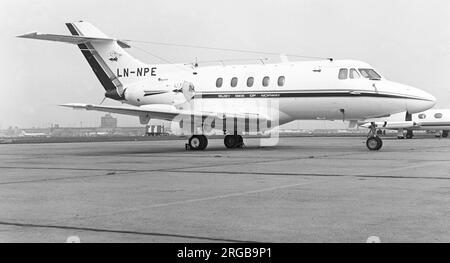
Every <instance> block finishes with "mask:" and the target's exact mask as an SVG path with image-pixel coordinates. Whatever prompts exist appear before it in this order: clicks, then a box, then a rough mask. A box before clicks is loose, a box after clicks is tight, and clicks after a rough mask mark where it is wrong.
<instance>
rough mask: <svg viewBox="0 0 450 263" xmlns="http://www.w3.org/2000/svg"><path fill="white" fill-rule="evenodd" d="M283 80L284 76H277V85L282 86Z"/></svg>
mask: <svg viewBox="0 0 450 263" xmlns="http://www.w3.org/2000/svg"><path fill="white" fill-rule="evenodd" d="M284 81H285V78H284V76H280V77H278V86H279V87H283V86H284Z"/></svg>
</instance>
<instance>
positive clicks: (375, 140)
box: [366, 122, 383, 151]
mask: <svg viewBox="0 0 450 263" xmlns="http://www.w3.org/2000/svg"><path fill="white" fill-rule="evenodd" d="M366 146H367V148H368V149H369V150H371V151H378V150H380V149H381V147H383V141H382V140H381V138H380V137H379V136H378V134H377V129H376V126H375V123H374V122H372V123H371V124H370V131H369V134H368V137H367V141H366Z"/></svg>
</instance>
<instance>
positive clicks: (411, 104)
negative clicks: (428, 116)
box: [407, 87, 436, 113]
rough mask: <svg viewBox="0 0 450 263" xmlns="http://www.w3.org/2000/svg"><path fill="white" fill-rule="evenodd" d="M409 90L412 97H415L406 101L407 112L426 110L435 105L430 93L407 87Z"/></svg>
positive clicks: (434, 99)
mask: <svg viewBox="0 0 450 263" xmlns="http://www.w3.org/2000/svg"><path fill="white" fill-rule="evenodd" d="M409 91H410V94H411V95H412V97H415V98H416V99H413V100H409V101H408V103H407V110H408V112H409V113H418V112H422V111H426V110H428V109H430V108H432V107H433V106H434V105H436V98H435V97H434V96H433V95H431V94H430V93H428V92H426V91H423V90H420V89H418V88H413V87H409Z"/></svg>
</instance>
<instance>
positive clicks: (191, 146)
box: [186, 135, 208, 151]
mask: <svg viewBox="0 0 450 263" xmlns="http://www.w3.org/2000/svg"><path fill="white" fill-rule="evenodd" d="M206 146H208V138H206V136H205V135H193V136H192V137H191V138H189V142H188V143H187V144H186V150H193V151H202V150H204V149H206Z"/></svg>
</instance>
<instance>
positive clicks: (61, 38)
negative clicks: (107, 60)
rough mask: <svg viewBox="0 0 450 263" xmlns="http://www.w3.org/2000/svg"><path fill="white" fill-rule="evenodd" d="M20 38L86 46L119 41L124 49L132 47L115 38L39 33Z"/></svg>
mask: <svg viewBox="0 0 450 263" xmlns="http://www.w3.org/2000/svg"><path fill="white" fill-rule="evenodd" d="M17 37H20V38H29V39H39V40H48V41H55V42H63V43H69V44H75V45H79V44H85V43H87V42H109V41H117V44H119V46H120V47H122V48H130V47H131V46H130V45H128V44H127V43H125V42H124V41H122V40H117V39H113V38H98V37H83V36H68V35H55V34H43V33H38V32H33V33H28V34H24V35H20V36H17Z"/></svg>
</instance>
